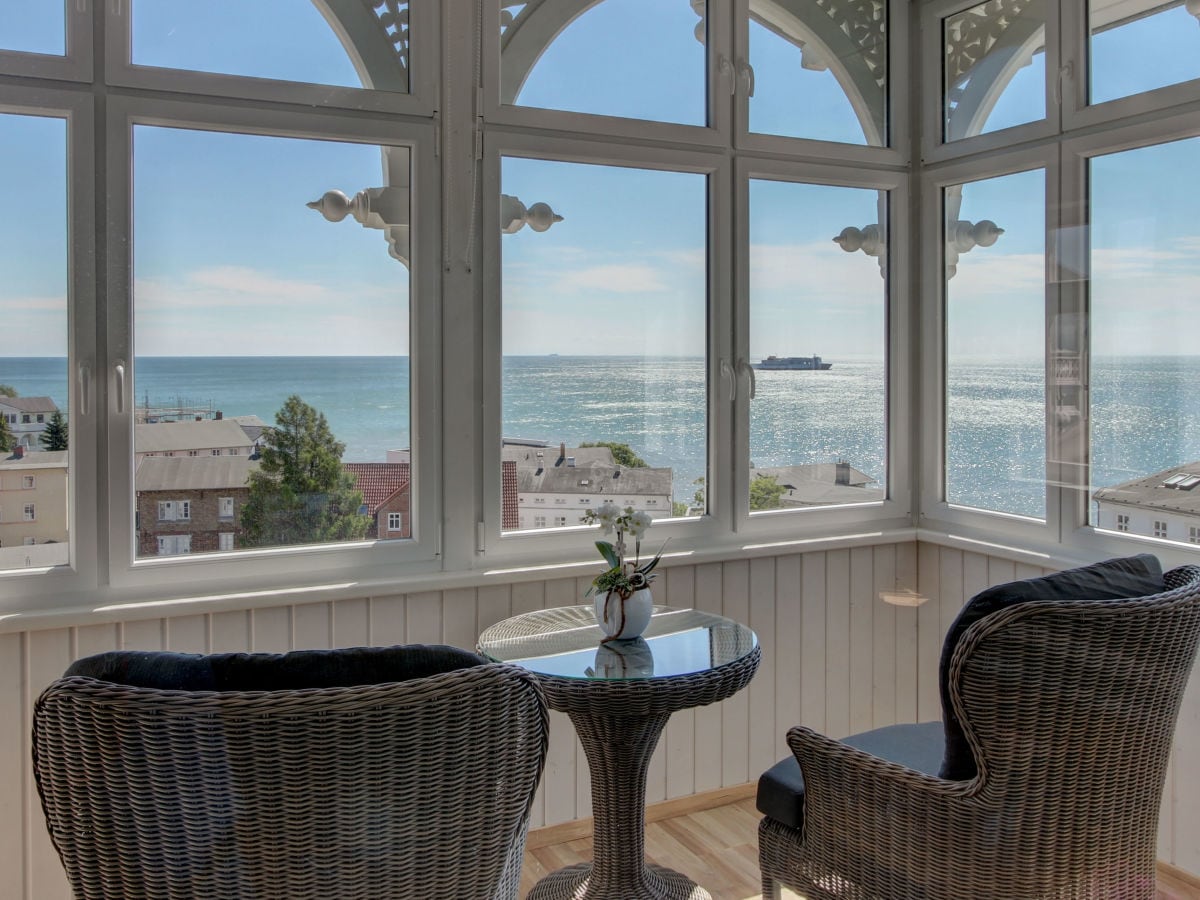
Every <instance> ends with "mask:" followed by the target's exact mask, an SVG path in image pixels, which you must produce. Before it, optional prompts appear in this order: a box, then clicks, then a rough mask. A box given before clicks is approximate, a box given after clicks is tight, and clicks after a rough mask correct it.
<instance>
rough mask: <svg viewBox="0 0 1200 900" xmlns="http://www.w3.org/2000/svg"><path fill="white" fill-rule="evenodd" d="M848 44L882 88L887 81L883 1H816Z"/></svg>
mask: <svg viewBox="0 0 1200 900" xmlns="http://www.w3.org/2000/svg"><path fill="white" fill-rule="evenodd" d="M816 6H817V8H818V9H820V10H821V11H822V12H823V13H825V15H827V16H828V17H829V18H830V19H831V20H833V22H835V23H836V24H837V27H838V28H839V29H840V30H841V32H842V33H843V34H844V35H846V38H847V39H848V40H849V41H850V43H851V44H852V45H853V46H854V47H856V48H857V49H858V51H859V54H860V55H861V57H862V60H863V63H864V64H865V65H866V67H867V70H868V71H869V72H870V73H871V75H872V77H874V79H875V84H876V85H877V86H878V87H880V88H882V87H883V86H884V83H885V82H886V81H887V9H886V6H885V4H884V3H883V2H882V0H816Z"/></svg>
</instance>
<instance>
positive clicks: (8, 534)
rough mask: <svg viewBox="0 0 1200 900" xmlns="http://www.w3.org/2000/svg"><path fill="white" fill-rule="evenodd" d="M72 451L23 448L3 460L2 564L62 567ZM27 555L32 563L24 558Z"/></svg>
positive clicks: (0, 499)
mask: <svg viewBox="0 0 1200 900" xmlns="http://www.w3.org/2000/svg"><path fill="white" fill-rule="evenodd" d="M67 460H68V451H66V450H44V451H42V452H40V453H26V452H25V448H24V447H23V446H19V447H17V449H16V450H15V451H14V452H13V453H12V454H11V455H10V456H8V457H7V458H4V459H0V565H3V564H4V562H7V561H10V560H14V559H15V560H18V562H17V565H16V567H19V568H20V567H28V566H45V565H61V564H62V563H64V562H65V561H66V549H67V541H68V538H69V525H70V518H69V516H70V513H69V510H68V497H69V492H68V479H67ZM26 558H28V562H26Z"/></svg>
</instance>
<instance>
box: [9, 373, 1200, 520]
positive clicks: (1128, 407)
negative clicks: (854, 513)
mask: <svg viewBox="0 0 1200 900" xmlns="http://www.w3.org/2000/svg"><path fill="white" fill-rule="evenodd" d="M832 362H833V363H834V366H833V368H832V369H831V370H829V371H826V372H763V371H759V372H757V373H756V375H757V398H756V399H755V401H754V403H753V406H752V412H751V422H750V456H751V459H752V461H753V462H754V463H755V464H756V465H758V466H781V465H799V464H805V463H820V462H832V461H834V460H836V459H839V458H840V459H846V460H849V461H850V462H851V463H852V464H853V465H854V466H855V467H856V468H858V469H860V470H861V471H863V472H865V473H867V474H868V475H870V476H871V477H872V478H875V479H876V480H878V481H880V482H882V481H883V480H884V478H885V477H886V472H885V470H884V461H885V449H886V445H885V415H884V403H883V396H884V377H883V369H882V366H881V365H880V364H878V363H865V362H847V361H840V360H836V359H835V360H832ZM408 379H409V367H408V359H407V357H304V358H299V357H185V358H165V357H146V358H143V359H139V360H137V365H136V370H135V372H134V392H135V397H136V402H137V403H138V404H139V405H140V404H142V403H144V402H146V401H147V400H148V401H149V403H150V405H152V406H168V405H192V406H206V407H211V408H212V409H214V410H218V409H219V410H221V411H222V412H223V413H224V414H225V415H227V416H233V415H247V414H254V415H257V416H259V417H260V418H261V419H262V420H263V421H264V422H267V423H270V422H273V421H274V417H275V412H276V410H278V409H279V407H280V406H281V405H282V404H283V401H284V400H285V399H286V398H287V396H288V395H289V394H293V393H295V394H299V395H300V396H301V397H302V398H303V399H304V400H305V402H307V403H309V404H311V405H312V406H314V407H316V408H317V409H319V410H321V411H322V412H324V413H325V415H326V416H327V418H328V419H329V424H330V427H331V428H332V429H333V432H334V434H336V435H337V437H338V439H339V440H341V441H342V442H343V443H345V445H346V453H345V456H344V459H346V460H347V461H355V462H363V461H381V460H383V459H384V458H385V456H386V452H387V451H388V450H389V449H396V448H401V447H407V446H409V443H410V441H409V423H408V387H409V380H408ZM0 383H3V384H10V385H12V386H13V387H14V388H16V389H17V391H18V392H19V393H20V394H21V395H24V396H36V395H49V396H51V397H53V398H54V400H55V401H56V402H57V403H58V404H59V406H61V407H63V408H65V407H66V396H65V395H66V385H67V367H66V362H65V360H62V359H53V358H23V359H18V358H2V359H0ZM1198 383H1200V357H1161V358H1151V357H1127V358H1114V359H1098V360H1096V361H1095V362H1094V364H1093V372H1092V399H1093V409H1092V445H1093V455H1094V460H1095V470H1094V471H1095V478H1094V482H1095V484H1096V485H1106V484H1115V483H1118V482H1120V481H1124V480H1127V479H1129V478H1133V477H1136V476H1138V475H1144V474H1148V473H1150V472H1155V471H1158V470H1160V469H1165V468H1168V467H1170V466H1173V465H1178V464H1180V463H1182V462H1188V461H1191V460H1195V459H1200V391H1198V390H1196V389H1195V386H1196V385H1197V384H1198ZM502 390H503V398H504V415H503V422H504V425H503V430H504V434H505V436H506V437H522V438H539V439H544V440H547V441H550V442H551V443H552V444H557V443H558V442H559V441H563V442H565V443H566V444H567V445H568V446H571V445H577V444H579V443H581V442H584V441H598V440H604V441H622V442H625V443H628V444H629V445H630V446H631V447H633V448H634V450H635V451H636V452H637V453H638V454H639V455H640V456H642V457H643V458H644V459H645V460H646V461H647V462H648V463H649V464H650V465H653V466H669V467H671V468H672V469H673V470H674V473H675V477H674V483H675V494H676V498H677V499H681V500H682V499H685V498H688V497H690V496H691V494H692V493H693V492H694V490H695V488H694V486H693V485H692V482H693V481H694V480H695V479H696V478H699V477H701V476H703V475H704V473H705V469H706V447H707V431H706V423H705V417H704V409H705V386H704V364H703V361H702V360H700V359H646V358H643V357H636V358H621V357H567V356H540V357H509V358H506V359H505V362H504V381H503V388H502ZM948 396H949V405H948V423H949V441H948V448H949V476H948V478H949V492H950V497H951V499H952V500H953V501H954V502H956V503H962V504H964V505H968V506H978V507H981V508H985V509H998V510H1002V511H1005V512H1013V513H1019V514H1025V515H1034V516H1041V515H1043V514H1044V486H1043V485H1044V480H1045V476H1044V471H1045V466H1044V462H1043V460H1044V455H1045V437H1044V424H1043V421H1044V401H1043V397H1044V384H1043V375H1042V370H1041V367H1040V366H1039V365H1037V364H1035V363H1033V362H1029V363H1013V362H1004V363H999V362H991V363H989V362H978V363H972V364H965V365H963V364H960V365H958V366H956V367H955V369H954V370H953V372H952V374H951V379H950V385H949V391H948Z"/></svg>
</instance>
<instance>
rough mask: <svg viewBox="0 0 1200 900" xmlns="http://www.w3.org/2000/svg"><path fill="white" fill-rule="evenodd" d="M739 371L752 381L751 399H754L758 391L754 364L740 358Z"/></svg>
mask: <svg viewBox="0 0 1200 900" xmlns="http://www.w3.org/2000/svg"><path fill="white" fill-rule="evenodd" d="M738 371H740V372H741V373H742V374H743V375H745V376H746V378H747V380H749V382H750V399H751V400H753V399H754V395H755V394H756V393H757V392H758V381H757V379H756V378H755V377H754V366H752V365H750V363H748V362H746V360H744V359H739V360H738Z"/></svg>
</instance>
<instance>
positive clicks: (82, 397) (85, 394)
mask: <svg viewBox="0 0 1200 900" xmlns="http://www.w3.org/2000/svg"><path fill="white" fill-rule="evenodd" d="M91 408H92V370H91V369H90V368H88V367H87V366H80V367H79V414H80V415H81V416H86V415H87V414H88V413H89V412H90V410H91Z"/></svg>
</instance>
